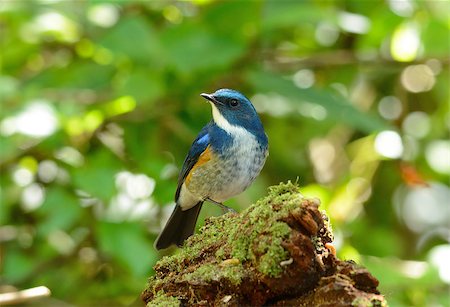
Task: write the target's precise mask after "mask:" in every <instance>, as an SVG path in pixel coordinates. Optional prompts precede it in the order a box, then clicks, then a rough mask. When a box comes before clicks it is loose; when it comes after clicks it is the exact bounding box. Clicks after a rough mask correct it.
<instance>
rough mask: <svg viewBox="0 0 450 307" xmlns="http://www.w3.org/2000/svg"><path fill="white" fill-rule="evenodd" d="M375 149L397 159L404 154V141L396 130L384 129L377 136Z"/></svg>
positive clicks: (381, 153) (385, 155)
mask: <svg viewBox="0 0 450 307" xmlns="http://www.w3.org/2000/svg"><path fill="white" fill-rule="evenodd" d="M374 146H375V150H376V152H377V153H379V154H380V155H382V156H383V157H386V158H391V159H396V158H400V157H401V155H402V154H403V143H402V139H401V137H400V135H399V134H398V133H397V132H395V131H382V132H380V133H379V134H378V135H377V136H376V137H375V143H374Z"/></svg>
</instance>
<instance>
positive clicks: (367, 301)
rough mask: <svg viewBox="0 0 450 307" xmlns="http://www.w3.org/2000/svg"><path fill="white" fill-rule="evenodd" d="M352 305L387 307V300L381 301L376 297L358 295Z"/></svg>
mask: <svg viewBox="0 0 450 307" xmlns="http://www.w3.org/2000/svg"><path fill="white" fill-rule="evenodd" d="M352 306H357V307H386V306H387V304H386V302H385V301H380V300H378V299H376V298H370V297H357V298H355V299H354V300H353V302H352Z"/></svg>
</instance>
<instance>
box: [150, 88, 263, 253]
mask: <svg viewBox="0 0 450 307" xmlns="http://www.w3.org/2000/svg"><path fill="white" fill-rule="evenodd" d="M201 96H202V97H203V98H205V99H206V100H208V101H209V102H210V103H211V107H212V115H213V119H212V121H211V122H209V123H208V124H207V125H206V126H205V127H203V129H202V130H201V131H200V133H199V134H198V136H197V138H196V139H195V140H194V142H193V143H192V146H191V148H190V150H189V153H188V155H187V157H186V159H185V160H184V164H183V168H182V170H181V172H180V175H179V177H178V187H177V191H176V193H175V202H176V206H175V209H174V211H173V212H172V215H171V216H170V218H169V220H168V222H167V223H166V225H165V227H164V229H163V230H162V232H161V234H160V235H159V236H158V238H157V239H156V242H155V247H156V248H157V249H163V248H167V247H169V246H171V245H172V244H176V245H178V246H181V245H182V244H183V242H184V240H186V239H187V238H188V237H189V236H191V235H192V234H193V233H194V231H195V224H196V222H197V218H198V214H199V212H200V209H201V207H202V204H203V202H204V201H210V202H213V203H216V204H219V205H221V206H223V205H222V204H221V203H222V202H223V201H225V200H227V199H229V198H231V197H233V196H235V195H237V194H239V193H241V192H242V191H244V190H245V189H246V188H247V187H248V186H249V185H250V184H251V183H252V182H253V181H254V180H255V178H256V176H258V174H259V172H260V171H261V169H262V168H263V166H264V163H265V161H266V158H267V156H268V140H267V136H266V134H265V132H264V128H263V125H262V123H261V120H260V119H259V117H258V114H257V113H256V110H255V108H254V107H253V105H252V103H251V102H250V100H249V99H248V98H247V97H245V96H244V95H242V94H241V93H239V92H238V91H235V90H230V89H220V90H218V91H216V92H215V93H213V94H201ZM223 207H224V206H223Z"/></svg>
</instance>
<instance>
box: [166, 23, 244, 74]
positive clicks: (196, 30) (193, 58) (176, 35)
mask: <svg viewBox="0 0 450 307" xmlns="http://www.w3.org/2000/svg"><path fill="white" fill-rule="evenodd" d="M162 41H163V43H164V48H165V50H167V56H168V59H169V63H170V64H171V65H173V66H174V68H175V69H177V70H178V71H179V72H181V73H184V74H186V73H189V72H193V71H195V70H200V69H208V68H209V69H211V68H212V67H214V68H216V69H217V68H224V67H226V66H227V65H230V64H231V63H232V62H233V61H235V60H236V59H238V58H239V57H240V56H241V55H243V53H244V51H245V45H244V44H243V42H242V41H239V40H236V39H233V38H232V37H230V36H219V35H217V34H215V33H212V32H210V31H208V30H207V29H206V28H205V27H202V26H201V25H197V24H186V25H183V27H181V26H179V27H173V28H169V29H167V30H166V31H165V32H164V33H163V36H162Z"/></svg>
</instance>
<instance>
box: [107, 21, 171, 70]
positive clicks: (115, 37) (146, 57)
mask: <svg viewBox="0 0 450 307" xmlns="http://www.w3.org/2000/svg"><path fill="white" fill-rule="evenodd" d="M99 43H100V44H101V45H102V46H104V47H106V48H107V49H109V50H110V51H112V52H114V53H115V54H119V55H120V54H122V55H126V56H128V57H129V58H130V59H131V60H132V61H134V62H137V63H141V64H144V65H152V66H153V69H154V68H155V66H156V67H158V66H160V65H161V64H162V63H163V62H162V61H163V60H164V59H163V58H162V57H161V56H162V52H161V46H160V41H159V38H158V36H157V33H156V32H155V31H154V30H153V28H152V25H151V24H149V23H148V22H146V20H145V19H144V18H143V17H139V16H134V17H128V18H123V19H121V20H120V21H119V23H118V24H117V25H116V26H115V27H114V28H113V29H112V30H111V31H109V32H107V34H106V35H105V36H104V37H103V38H102V39H101V40H100V42H99Z"/></svg>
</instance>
